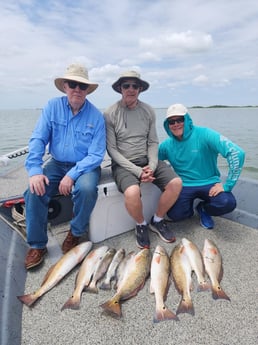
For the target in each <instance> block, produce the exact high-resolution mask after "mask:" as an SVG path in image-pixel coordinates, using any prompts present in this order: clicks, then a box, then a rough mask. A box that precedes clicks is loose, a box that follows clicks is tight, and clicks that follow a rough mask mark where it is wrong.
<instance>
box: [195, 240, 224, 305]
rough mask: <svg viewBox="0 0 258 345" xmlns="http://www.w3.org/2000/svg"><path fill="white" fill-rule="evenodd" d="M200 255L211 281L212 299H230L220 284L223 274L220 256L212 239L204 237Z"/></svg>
mask: <svg viewBox="0 0 258 345" xmlns="http://www.w3.org/2000/svg"><path fill="white" fill-rule="evenodd" d="M202 255H203V262H204V267H205V270H206V272H207V274H208V276H209V278H210V281H211V289H212V297H213V298H214V299H226V300H228V301H230V298H229V297H228V296H227V294H226V293H225V291H223V290H222V288H221V286H220V282H221V279H222V276H223V266H222V257H221V254H220V251H219V249H218V248H217V246H216V245H215V243H214V242H213V241H211V240H209V239H207V238H206V239H205V241H204V247H203V252H202Z"/></svg>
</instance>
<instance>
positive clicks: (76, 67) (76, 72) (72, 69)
mask: <svg viewBox="0 0 258 345" xmlns="http://www.w3.org/2000/svg"><path fill="white" fill-rule="evenodd" d="M65 80H72V81H78V82H79V83H83V84H88V85H89V87H88V88H87V94H89V93H92V92H93V91H95V90H96V88H97V87H98V84H97V83H93V82H91V81H89V76H88V70H87V69H86V68H85V67H84V66H83V65H81V64H78V63H73V64H71V65H70V66H68V67H67V69H66V71H65V74H64V76H63V77H60V78H56V79H55V85H56V87H57V88H58V90H60V91H61V92H64V93H65V91H64V82H65Z"/></svg>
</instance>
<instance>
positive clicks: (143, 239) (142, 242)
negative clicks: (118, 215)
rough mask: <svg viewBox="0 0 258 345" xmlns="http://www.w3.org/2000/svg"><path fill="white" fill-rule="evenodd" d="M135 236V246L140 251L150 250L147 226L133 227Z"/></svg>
mask: <svg viewBox="0 0 258 345" xmlns="http://www.w3.org/2000/svg"><path fill="white" fill-rule="evenodd" d="M135 234H136V244H137V246H138V247H139V248H140V249H143V248H148V249H149V248H150V240H149V228H148V225H136V227H135Z"/></svg>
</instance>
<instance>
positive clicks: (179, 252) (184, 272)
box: [170, 243, 194, 315]
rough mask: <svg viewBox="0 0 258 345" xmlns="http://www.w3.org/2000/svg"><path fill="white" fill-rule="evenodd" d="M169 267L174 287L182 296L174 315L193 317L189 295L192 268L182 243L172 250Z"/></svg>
mask: <svg viewBox="0 0 258 345" xmlns="http://www.w3.org/2000/svg"><path fill="white" fill-rule="evenodd" d="M170 265H171V272H172V277H173V280H174V283H175V287H176V289H177V291H178V292H179V293H180V295H181V296H182V298H181V301H180V303H179V306H178V308H177V312H176V314H177V315H178V314H180V313H189V314H191V315H194V307H193V303H192V299H191V294H190V290H191V286H192V277H191V274H192V267H191V265H190V261H189V259H188V256H187V255H186V250H185V247H184V246H183V244H182V243H179V244H178V245H177V246H175V247H174V249H173V250H172V253H171V256H170Z"/></svg>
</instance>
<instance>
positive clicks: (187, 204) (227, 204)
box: [167, 184, 236, 222]
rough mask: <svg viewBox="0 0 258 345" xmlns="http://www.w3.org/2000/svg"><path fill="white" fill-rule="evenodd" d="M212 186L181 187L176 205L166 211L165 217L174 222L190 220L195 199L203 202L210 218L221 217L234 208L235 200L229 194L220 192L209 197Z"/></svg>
mask: <svg viewBox="0 0 258 345" xmlns="http://www.w3.org/2000/svg"><path fill="white" fill-rule="evenodd" d="M213 185H214V184H209V185H206V186H198V187H183V188H182V191H181V193H180V195H179V197H178V199H177V201H176V203H175V204H174V205H173V206H172V207H171V209H170V210H168V212H167V215H168V217H169V218H170V219H172V220H174V221H175V222H177V221H180V220H183V219H186V218H190V217H192V216H193V214H194V209H193V208H194V201H195V199H201V200H203V208H204V210H205V211H206V212H207V213H208V214H209V215H210V216H222V215H223V214H226V213H229V212H231V211H233V210H234V209H235V208H236V199H235V197H234V195H233V194H232V193H231V192H221V193H220V194H218V195H217V196H212V197H210V196H209V190H210V189H211V187H212V186H213Z"/></svg>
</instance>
